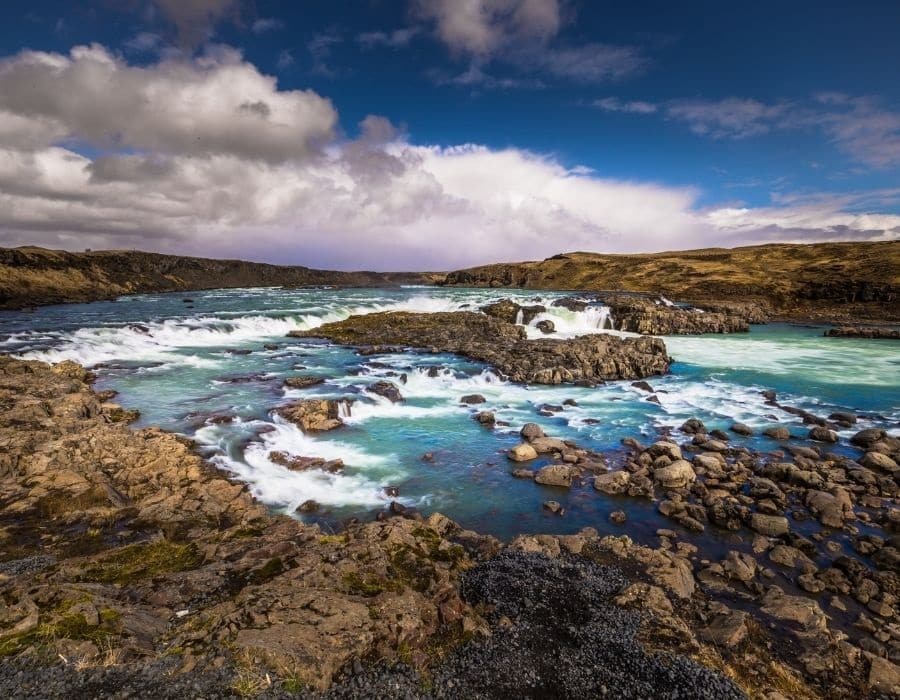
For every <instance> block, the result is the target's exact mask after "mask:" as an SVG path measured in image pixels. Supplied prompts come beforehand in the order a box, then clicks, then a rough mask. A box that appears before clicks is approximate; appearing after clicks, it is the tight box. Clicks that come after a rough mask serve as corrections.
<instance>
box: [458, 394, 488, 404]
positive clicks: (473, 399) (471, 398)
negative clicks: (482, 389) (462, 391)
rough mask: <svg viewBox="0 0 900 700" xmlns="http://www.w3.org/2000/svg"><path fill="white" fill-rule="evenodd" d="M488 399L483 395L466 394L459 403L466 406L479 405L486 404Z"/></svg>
mask: <svg viewBox="0 0 900 700" xmlns="http://www.w3.org/2000/svg"><path fill="white" fill-rule="evenodd" d="M485 401H486V399H485V398H484V397H483V396H482V395H481V394H466V395H465V396H463V397H462V398H460V400H459V402H460V403H464V404H469V405H472V404H477V403H484V402H485Z"/></svg>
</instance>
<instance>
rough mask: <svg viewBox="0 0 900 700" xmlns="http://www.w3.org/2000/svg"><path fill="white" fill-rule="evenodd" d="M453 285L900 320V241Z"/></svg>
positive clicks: (667, 260) (586, 259) (671, 255)
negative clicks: (649, 296)
mask: <svg viewBox="0 0 900 700" xmlns="http://www.w3.org/2000/svg"><path fill="white" fill-rule="evenodd" d="M443 283H444V284H447V285H458V286H473V287H526V288H530V289H566V290H579V291H603V290H624V291H634V292H652V293H657V294H664V295H665V296H667V297H670V298H673V299H677V300H680V301H690V302H694V303H699V304H702V303H703V302H718V301H754V302H757V303H760V304H763V305H768V306H770V307H771V308H772V309H773V310H774V311H775V313H776V314H777V315H779V316H781V317H786V316H794V317H806V318H829V319H831V318H842V317H846V318H871V319H883V320H887V319H892V320H898V319H900V241H886V242H878V243H817V244H813V245H793V244H789V245H764V246H751V247H745V248H733V249H723V248H711V249H706V250H692V251H683V252H666V253H648V254H641V255H602V254H598V253H568V254H564V255H555V256H553V257H552V258H547V259H546V260H541V261H533V262H522V263H504V264H495V265H483V266H480V267H473V268H469V269H466V270H458V271H456V272H451V273H449V274H448V275H447V276H446V279H445V280H444V282H443Z"/></svg>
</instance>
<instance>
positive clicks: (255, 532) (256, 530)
mask: <svg viewBox="0 0 900 700" xmlns="http://www.w3.org/2000/svg"><path fill="white" fill-rule="evenodd" d="M261 534H263V529H262V528H261V527H242V528H239V529H237V530H235V531H234V532H233V533H231V539H233V540H240V539H246V538H249V537H259V536H260V535H261Z"/></svg>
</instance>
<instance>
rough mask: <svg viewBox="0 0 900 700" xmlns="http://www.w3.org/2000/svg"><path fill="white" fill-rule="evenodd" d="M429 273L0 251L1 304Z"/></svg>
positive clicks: (390, 280)
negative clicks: (344, 270)
mask: <svg viewBox="0 0 900 700" xmlns="http://www.w3.org/2000/svg"><path fill="white" fill-rule="evenodd" d="M431 280H432V277H431V276H430V275H428V274H427V273H423V274H419V273H402V272H400V273H382V272H339V271H333V270H314V269H311V268H308V267H301V266H299V265H291V266H287V265H267V264H264V263H252V262H245V261H243V260H211V259H207V258H192V257H185V256H180V255H162V254H159V253H144V252H141V251H136V250H101V251H95V252H90V251H86V252H83V253H70V252H66V251H61V250H47V249H45V248H35V247H25V248H0V309H4V308H10V309H16V308H23V307H29V306H39V305H42V304H61V303H66V302H88V301H97V300H100V299H114V298H116V297H118V296H122V295H125V294H146V293H155V292H179V291H182V292H183V291H193V290H200V289H223V288H233V287H282V286H284V287H297V286H307V285H341V286H350V287H366V286H372V287H378V286H386V285H396V284H427V283H429V282H430V281H431Z"/></svg>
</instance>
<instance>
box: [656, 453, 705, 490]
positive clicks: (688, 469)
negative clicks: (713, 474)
mask: <svg viewBox="0 0 900 700" xmlns="http://www.w3.org/2000/svg"><path fill="white" fill-rule="evenodd" d="M696 479H697V474H696V473H695V472H694V468H693V467H692V466H691V463H690V462H688V461H687V460H684V459H679V460H677V461H675V462H673V463H672V464H670V465H669V466H667V467H662V468H660V469H654V470H653V480H654V481H656V482H658V483H659V484H660V485H661V486H662V487H663V488H667V489H679V488H684V487H685V486H687V485H688V484H692V483H693V482H694V481H695V480H696Z"/></svg>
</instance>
